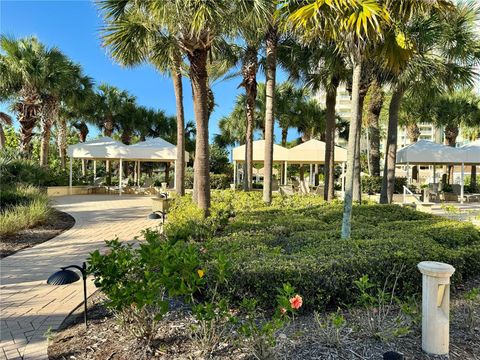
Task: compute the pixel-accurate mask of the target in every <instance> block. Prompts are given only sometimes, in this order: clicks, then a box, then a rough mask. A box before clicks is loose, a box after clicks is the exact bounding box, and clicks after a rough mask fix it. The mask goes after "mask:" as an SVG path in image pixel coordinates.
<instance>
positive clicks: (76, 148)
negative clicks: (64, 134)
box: [67, 136, 127, 159]
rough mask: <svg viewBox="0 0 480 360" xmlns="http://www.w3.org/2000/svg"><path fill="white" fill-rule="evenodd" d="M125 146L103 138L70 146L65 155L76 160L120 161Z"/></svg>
mask: <svg viewBox="0 0 480 360" xmlns="http://www.w3.org/2000/svg"><path fill="white" fill-rule="evenodd" d="M126 152H127V146H126V145H124V144H122V143H121V142H119V141H116V140H113V139H112V138H110V137H108V136H105V137H101V138H98V139H94V140H90V141H86V142H84V143H78V144H75V145H70V146H68V148H67V154H68V156H69V157H71V158H77V159H120V158H123V157H125V155H126Z"/></svg>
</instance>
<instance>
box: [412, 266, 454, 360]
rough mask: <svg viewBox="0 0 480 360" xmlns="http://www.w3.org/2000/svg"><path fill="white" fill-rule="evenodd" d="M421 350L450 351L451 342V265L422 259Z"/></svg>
mask: <svg viewBox="0 0 480 360" xmlns="http://www.w3.org/2000/svg"><path fill="white" fill-rule="evenodd" d="M417 267H418V269H419V270H420V272H421V273H422V275H423V276H422V277H423V279H422V286H423V289H422V350H423V351H425V352H426V353H428V354H433V355H447V354H448V346H449V341H450V337H449V325H450V319H449V313H450V277H451V276H452V274H453V273H454V272H455V268H454V267H453V266H452V265H449V264H444V263H441V262H436V261H422V262H421V263H419V264H418V265H417Z"/></svg>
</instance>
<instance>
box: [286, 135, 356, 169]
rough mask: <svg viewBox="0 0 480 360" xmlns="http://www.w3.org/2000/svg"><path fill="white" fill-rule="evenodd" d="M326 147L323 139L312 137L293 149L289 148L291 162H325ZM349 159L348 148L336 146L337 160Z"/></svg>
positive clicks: (340, 161)
mask: <svg viewBox="0 0 480 360" xmlns="http://www.w3.org/2000/svg"><path fill="white" fill-rule="evenodd" d="M325 147H326V144H325V143H324V142H323V141H320V140H316V139H312V140H308V141H306V142H304V143H302V144H300V145H297V146H295V147H293V148H291V149H288V163H289V164H324V163H325ZM346 161H347V150H345V149H344V148H341V147H340V146H335V162H336V163H342V162H346Z"/></svg>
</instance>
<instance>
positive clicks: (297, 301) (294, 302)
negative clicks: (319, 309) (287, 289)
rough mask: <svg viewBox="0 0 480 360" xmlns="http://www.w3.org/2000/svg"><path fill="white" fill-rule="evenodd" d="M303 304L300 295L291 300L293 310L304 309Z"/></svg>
mask: <svg viewBox="0 0 480 360" xmlns="http://www.w3.org/2000/svg"><path fill="white" fill-rule="evenodd" d="M302 304H303V299H302V297H301V296H300V295H298V294H297V295H295V296H294V297H293V298H291V299H290V306H291V307H292V309H295V310H298V309H300V308H301V307H302Z"/></svg>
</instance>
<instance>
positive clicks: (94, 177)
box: [93, 160, 97, 183]
mask: <svg viewBox="0 0 480 360" xmlns="http://www.w3.org/2000/svg"><path fill="white" fill-rule="evenodd" d="M96 179H97V160H93V182H94V183H95V180H96Z"/></svg>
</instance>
